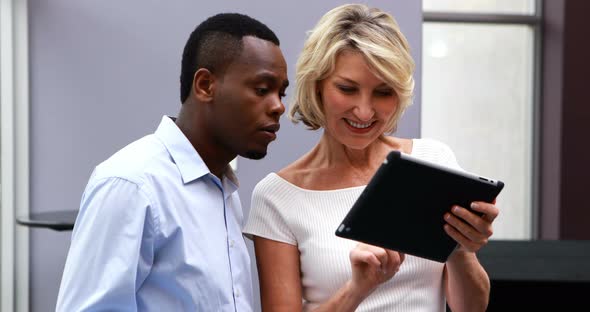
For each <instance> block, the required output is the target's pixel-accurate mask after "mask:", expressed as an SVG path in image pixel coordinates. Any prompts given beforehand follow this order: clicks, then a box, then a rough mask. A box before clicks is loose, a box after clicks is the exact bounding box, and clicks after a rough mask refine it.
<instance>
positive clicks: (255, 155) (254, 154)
mask: <svg viewBox="0 0 590 312" xmlns="http://www.w3.org/2000/svg"><path fill="white" fill-rule="evenodd" d="M240 156H242V157H244V158H248V159H254V160H257V159H262V158H264V156H266V151H247V152H246V153H244V155H240Z"/></svg>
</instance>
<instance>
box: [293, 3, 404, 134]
mask: <svg viewBox="0 0 590 312" xmlns="http://www.w3.org/2000/svg"><path fill="white" fill-rule="evenodd" d="M346 50H347V51H356V52H359V53H361V54H362V55H363V56H364V58H365V60H366V62H367V63H368V65H369V67H370V68H371V69H372V70H373V71H374V74H375V75H376V76H378V77H379V78H380V79H382V80H383V81H384V82H385V83H387V84H388V85H390V86H391V87H392V88H393V89H394V90H395V92H396V94H397V97H398V100H399V103H398V107H397V109H396V111H395V114H394V115H393V117H392V118H391V120H389V121H388V122H387V125H386V127H385V132H393V131H395V130H396V128H397V122H398V120H399V119H400V117H401V116H402V114H403V112H404V111H405V109H406V108H407V107H408V106H409V105H410V104H411V102H412V94H413V90H414V78H413V77H412V75H413V73H414V67H415V65H414V60H413V59H412V56H411V55H410V51H409V50H410V49H409V44H408V42H407V40H406V38H405V36H404V35H403V34H402V32H401V30H400V29H399V26H398V25H397V22H396V21H395V19H394V18H393V17H392V16H391V15H390V14H388V13H386V12H383V11H381V10H379V9H376V8H369V7H367V6H365V5H361V4H347V5H342V6H339V7H336V8H334V9H332V10H330V11H329V12H328V13H326V14H325V15H324V16H323V17H322V18H321V19H320V20H319V22H318V24H317V25H316V26H315V28H314V29H313V30H311V31H310V32H309V34H308V38H307V40H306V42H305V45H304V48H303V51H302V52H301V55H300V56H299V59H298V61H297V74H296V86H295V96H294V98H293V101H292V105H291V108H290V110H289V117H290V118H291V120H292V121H293V122H295V123H297V122H299V121H301V122H303V123H304V124H305V125H306V126H308V127H309V128H310V129H312V130H316V129H319V128H321V127H323V126H324V125H325V116H324V113H323V110H322V104H321V99H320V96H319V93H318V90H317V85H318V82H319V81H322V80H324V79H326V78H327V77H328V76H329V75H330V74H331V73H332V72H333V71H334V68H335V64H336V58H337V56H338V55H339V54H340V53H341V52H342V51H346Z"/></svg>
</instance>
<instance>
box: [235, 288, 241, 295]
mask: <svg viewBox="0 0 590 312" xmlns="http://www.w3.org/2000/svg"><path fill="white" fill-rule="evenodd" d="M234 294H235V295H236V297H239V296H240V290H239V289H236V291H235V293H234Z"/></svg>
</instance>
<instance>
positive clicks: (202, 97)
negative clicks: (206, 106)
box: [193, 68, 215, 102]
mask: <svg viewBox="0 0 590 312" xmlns="http://www.w3.org/2000/svg"><path fill="white" fill-rule="evenodd" d="M193 92H194V93H195V96H196V97H197V99H198V100H199V101H201V102H209V101H211V100H212V99H213V94H214V93H215V76H214V75H213V74H212V73H211V72H210V71H209V70H208V69H206V68H199V70H197V72H195V76H194V78H193Z"/></svg>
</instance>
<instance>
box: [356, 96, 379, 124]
mask: <svg viewBox="0 0 590 312" xmlns="http://www.w3.org/2000/svg"><path fill="white" fill-rule="evenodd" d="M354 115H355V117H356V118H358V119H359V121H369V120H371V119H372V118H373V116H375V109H374V108H373V102H372V99H371V97H370V96H362V97H361V99H360V100H359V102H358V104H357V105H356V107H355V109H354Z"/></svg>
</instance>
